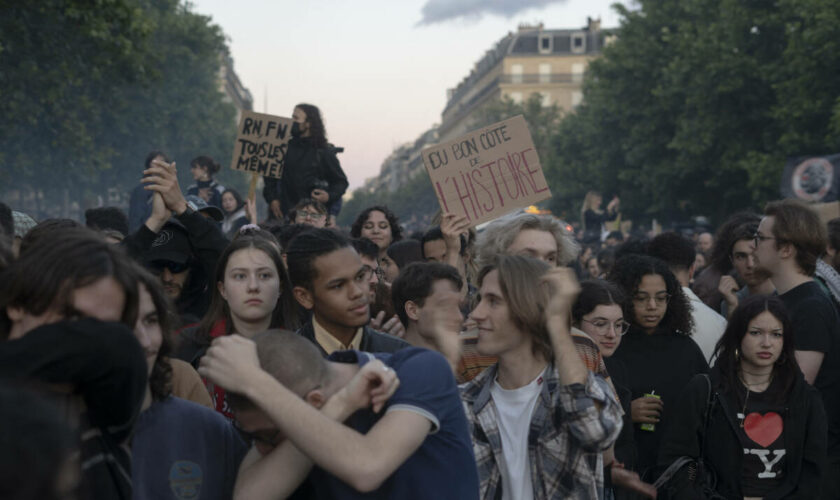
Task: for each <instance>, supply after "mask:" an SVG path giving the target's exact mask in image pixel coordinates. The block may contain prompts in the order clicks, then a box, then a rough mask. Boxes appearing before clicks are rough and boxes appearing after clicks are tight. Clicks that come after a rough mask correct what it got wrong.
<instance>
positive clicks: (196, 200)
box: [184, 194, 225, 223]
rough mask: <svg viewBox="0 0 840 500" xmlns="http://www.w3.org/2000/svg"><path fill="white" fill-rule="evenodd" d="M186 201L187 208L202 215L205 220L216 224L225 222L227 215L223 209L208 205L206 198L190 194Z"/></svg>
mask: <svg viewBox="0 0 840 500" xmlns="http://www.w3.org/2000/svg"><path fill="white" fill-rule="evenodd" d="M184 199H185V200H186V201H187V206H189V207H190V208H191V209H193V210H195V211H196V212H198V213H199V214H201V215H202V216H203V217H204V218H206V219H208V220H211V221H213V222H215V223H221V222H222V221H224V220H225V214H224V212H222V209H220V208H219V207H217V206H215V205H210V204H208V203H207V202H206V201H205V200H204V198H202V197H200V196H196V195H194V194H188V195H187V196H185V197H184Z"/></svg>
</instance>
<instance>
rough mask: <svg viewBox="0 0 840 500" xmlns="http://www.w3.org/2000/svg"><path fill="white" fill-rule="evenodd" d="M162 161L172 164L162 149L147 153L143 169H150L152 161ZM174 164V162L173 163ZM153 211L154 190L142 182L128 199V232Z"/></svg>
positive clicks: (140, 223)
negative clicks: (150, 189) (147, 187)
mask: <svg viewBox="0 0 840 500" xmlns="http://www.w3.org/2000/svg"><path fill="white" fill-rule="evenodd" d="M155 161H157V162H160V163H165V164H167V165H168V164H170V163H172V161H171V160H170V159H169V157H168V156H166V154H164V153H163V152H162V151H152V152H150V153H149V154H148V155H146V160H145V161H144V162H143V171H144V172H145V171H146V170H149V168H150V167H151V166H152V162H155ZM173 166H174V163H173ZM151 213H152V192H151V191H149V190H148V189H146V183H145V182H141V183H140V184H138V185H137V186H135V187H134V189H132V190H131V196H130V198H129V201H128V232H129V233H134V232H136V231H137V230H138V229H140V226H142V225H143V223H145V222H146V220H147V219H148V218H149V215H151Z"/></svg>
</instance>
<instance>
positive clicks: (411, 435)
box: [201, 230, 478, 500]
mask: <svg viewBox="0 0 840 500" xmlns="http://www.w3.org/2000/svg"><path fill="white" fill-rule="evenodd" d="M318 231H323V230H318ZM309 234H310V233H307V235H309ZM294 246H295V244H293V247H294ZM291 256H292V253H290V257H291ZM255 340H256V344H255V343H254V342H252V341H250V340H247V339H244V338H241V337H240V338H232V337H228V338H223V339H218V340H216V341H215V342H214V345H213V347H211V349H210V351H209V352H208V355H207V356H206V357H205V359H204V360H202V367H201V373H202V374H203V375H205V376H207V377H208V378H210V379H211V380H213V381H214V382H215V383H218V384H220V385H222V386H223V387H225V388H227V389H228V390H230V391H231V392H234V393H237V394H240V395H241V396H243V397H241V398H235V399H234V401H235V405H234V406H235V409H236V418H237V421H238V423H239V425H240V427H241V428H242V429H243V430H244V431H245V432H247V433H250V434H251V435H253V436H255V438H257V436H266V435H269V436H270V435H272V434H273V438H272V439H268V440H266V441H269V442H268V443H265V442H263V443H259V442H257V441H256V440H255V446H254V449H253V450H252V451H251V452H250V453H249V456H248V457H246V459H245V461H244V463H243V466H242V470H241V471H240V474H239V480H238V481H237V483H238V484H237V490H238V493H239V494H240V495H242V496H243V497H244V496H246V494H247V496H248V497H249V498H257V497H258V498H278V497H285V496H288V494H289V493H290V492H291V491H292V490H293V489H294V488H295V487H296V486H297V484H299V483H300V482H301V480H302V479H303V477H304V475H305V474H306V473H307V472H308V471H309V466H310V465H311V464H312V463H314V464H316V465H317V466H318V467H315V468H312V469H311V472H309V477H308V480H307V485H308V486H309V487H310V488H311V489H312V495H311V498H316V499H321V498H323V499H328V498H329V499H332V498H360V497H362V495H360V493H369V494H370V496H371V497H375V498H393V499H408V500H410V499H426V498H428V499H452V500H456V499H457V500H462V499H466V500H469V499H475V498H477V497H478V477H477V474H476V465H475V458H474V457H473V454H472V450H471V446H470V434H469V432H468V430H467V423H466V420H465V418H464V413H463V410H462V409H461V401H460V398H459V397H458V390H457V387H456V385H455V379H454V377H453V376H452V371H451V368H450V367H449V365H448V364H447V362H446V360H445V359H444V358H443V356H441V355H440V354H438V353H436V352H433V351H429V350H427V349H417V348H409V349H405V350H402V351H400V352H397V353H394V354H391V355H388V354H379V355H377V356H376V357H374V355H372V354H367V353H362V352H359V351H349V352H339V353H335V354H334V355H332V356H331V357H330V359H329V360H325V359H323V358H322V357H321V353H320V352H319V351H318V349H317V348H316V347H315V346H313V345H312V344H311V343H309V342H307V341H306V340H305V339H303V338H301V337H300V336H297V335H295V334H292V333H291V332H276V331H271V332H267V333H265V334H262V335H260V336H259V337H257V338H256V339H255ZM397 379H398V380H399V387H398V388H397V389H396V391H393V387H394V385H393V382H394V381H395V380H397ZM391 392H393V394H392V395H391ZM389 396H390V398H389ZM386 399H387V401H386ZM319 408H320V411H319ZM357 410H361V411H360V412H357ZM377 413H380V414H379V415H377ZM351 414H355V415H354V416H353V418H352V419H350V420H348V421H347V425H342V424H341V423H339V422H341V421H344V420H346V419H347V418H348V417H349V416H350V415H351ZM284 437H285V438H286V439H287V440H288V441H290V442H291V443H292V444H293V445H294V447H295V448H297V450H300V452H297V451H296V450H294V449H290V448H289V447H288V446H286V444H288V443H282V439H283V438H284ZM259 439H260V441H262V440H263V439H265V438H264V437H259ZM281 443H282V444H281ZM278 445H279V446H278ZM300 453H302V454H303V455H305V457H301V456H300ZM290 455H291V456H290Z"/></svg>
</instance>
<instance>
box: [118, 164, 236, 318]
mask: <svg viewBox="0 0 840 500" xmlns="http://www.w3.org/2000/svg"><path fill="white" fill-rule="evenodd" d="M144 172H145V174H146V177H144V178H143V182H144V186H145V189H147V190H149V191H151V192H153V193H154V194H153V195H152V212H151V214H150V215H149V218H148V219H147V220H146V221H145V223H144V224H143V225H142V226H141V227H140V229H138V230H137V231H136V232H135V233H133V234H131V235H129V236H128V237H127V238H126V239H125V240H124V241H123V245H124V246H125V247H126V249H127V250H128V252H129V253H130V254H131V255H132V256H133V257H134V258H135V259H137V260H138V261H140V262H141V263H143V264H144V265H145V266H146V267H147V268H148V269H150V270H151V271H152V272H153V273H155V274H156V275H158V276H159V277H160V280H161V283H162V284H163V286H164V288H165V289H166V293H167V294H168V295H169V297H170V299H172V300H173V301H174V302H175V305H176V307H177V310H178V314H179V316H180V317H181V319H182V323H184V324H192V323H195V322H197V321H198V320H199V319H201V318H202V317H203V316H204V315H205V314H206V312H207V307H208V303H209V297H210V292H211V290H210V286H211V279H212V278H211V277H212V275H213V270H214V269H215V267H216V262H217V260H218V259H219V255H220V254H221V253H222V251H223V250H224V248H225V246H227V243H228V242H227V239H226V238H225V237H224V235H223V234H222V232H221V230H220V229H219V227H218V226H217V224H216V223H214V222H213V221H211V220H210V219H208V218H206V217H204V216H203V215H201V214H200V213H199V212H198V211H197V208H198V207H197V206H196V205H194V204H189V203H188V202H187V200H186V198H185V197H184V195H183V193H181V187H180V185H179V184H178V176H177V172H176V170H175V164H174V163H172V164H167V163H163V162H161V161H158V160H153V161H152V163H151V165H150V167H149V168H148V169H147V170H145V171H144Z"/></svg>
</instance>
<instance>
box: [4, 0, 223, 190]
mask: <svg viewBox="0 0 840 500" xmlns="http://www.w3.org/2000/svg"><path fill="white" fill-rule="evenodd" d="M227 53H228V49H227V45H226V41H225V37H224V33H223V32H222V31H221V28H219V27H218V26H217V25H214V24H212V23H211V20H210V18H209V17H207V16H203V15H200V14H197V13H194V12H192V11H191V10H190V8H189V7H188V5H187V4H183V3H181V2H179V1H178V0H98V1H96V2H93V3H91V2H83V1H78V0H65V1H62V0H44V1H39V2H23V1H13V2H12V4H11V5H10V6H9V7H8V8H4V12H3V16H2V18H0V95H2V96H3V99H1V100H0V114H2V115H3V116H4V117H6V118H7V119H6V120H4V121H3V122H2V123H0V167H2V168H0V183H2V185H3V186H4V187H6V188H12V189H31V190H43V191H44V192H45V193H47V194H52V195H54V194H55V193H57V192H58V191H59V190H63V189H66V188H70V189H71V190H72V191H73V193H74V195H76V196H78V197H79V198H77V199H80V197H81V195H82V194H84V193H85V192H87V193H89V194H91V193H96V194H102V193H104V191H105V190H106V189H107V188H108V187H118V188H121V189H122V190H127V189H130V188H131V187H132V186H133V185H135V184H137V182H138V181H139V179H140V177H141V175H142V174H141V171H142V166H143V160H144V159H145V156H146V155H147V153H148V152H149V151H152V150H162V151H164V152H166V153H167V154H168V155H169V156H170V157H171V158H172V159H174V160H177V161H178V163H179V165H181V168H179V171H181V172H182V175H183V176H184V177H183V179H184V180H185V181H186V179H187V175H188V168H187V164H188V162H189V160H190V159H192V158H193V157H195V156H198V155H199V154H207V155H210V156H213V157H214V158H216V160H217V161H219V162H220V163H221V164H223V165H225V164H226V163H227V161H228V159H229V158H230V156H231V148H232V147H233V138H234V136H235V127H236V124H235V123H234V116H235V112H236V110H235V108H234V107H233V105H232V104H230V103H228V102H226V101H225V100H224V97H223V94H222V92H221V91H220V88H219V71H220V67H221V64H222V61H223V57H226V56H227Z"/></svg>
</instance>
